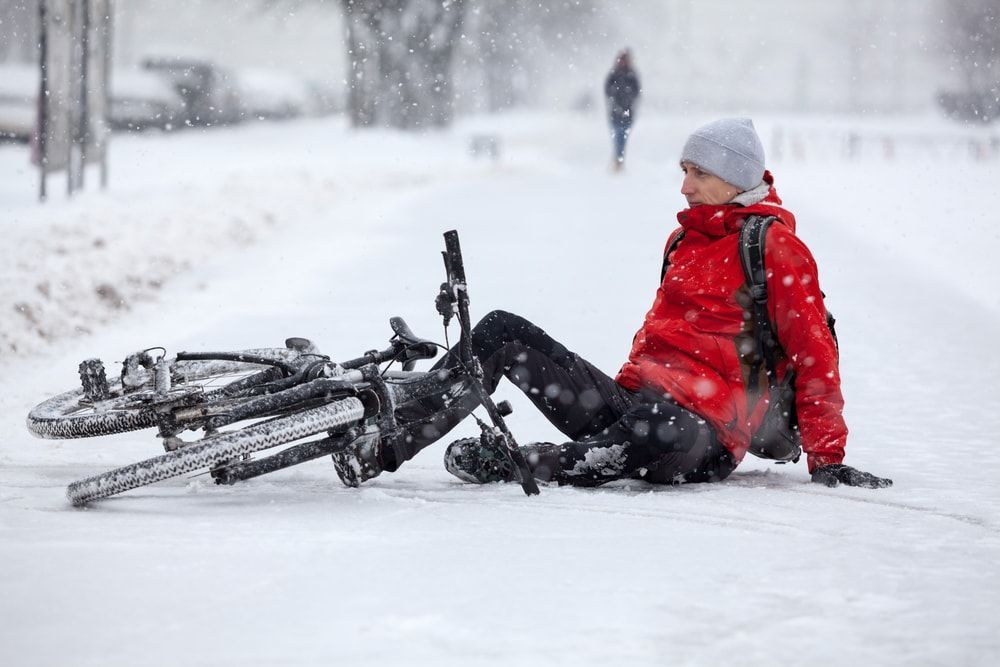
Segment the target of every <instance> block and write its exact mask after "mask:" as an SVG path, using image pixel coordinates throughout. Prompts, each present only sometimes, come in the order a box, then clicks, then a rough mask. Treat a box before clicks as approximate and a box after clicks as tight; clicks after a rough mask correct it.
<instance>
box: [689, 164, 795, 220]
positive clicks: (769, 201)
mask: <svg viewBox="0 0 1000 667" xmlns="http://www.w3.org/2000/svg"><path fill="white" fill-rule="evenodd" d="M748 215H773V216H776V217H777V218H778V219H779V220H781V222H783V223H784V224H785V225H786V226H787V227H788V228H789V229H791V230H792V231H793V232H794V231H795V216H794V215H792V213H791V211H789V210H788V209H786V208H784V207H782V205H781V198H780V197H779V196H778V192H777V190H775V189H774V176H772V175H771V172H769V171H765V172H764V180H763V181H762V182H761V184H760V185H758V186H757V187H755V188H752V189H750V190H747V191H746V192H741V193H740V194H739V195H737V196H736V197H735V198H734V199H733V201H732V202H730V203H728V204H719V205H708V204H703V205H701V206H694V207H692V208H686V209H684V210H683V211H681V212H680V213H678V214H677V222H679V223H680V224H681V227H683V228H684V229H685V230H690V231H696V232H700V233H702V234H705V235H706V236H726V235H727V234H732V233H734V232H737V231H739V229H740V227H742V226H743V220H744V218H746V217H747V216H748Z"/></svg>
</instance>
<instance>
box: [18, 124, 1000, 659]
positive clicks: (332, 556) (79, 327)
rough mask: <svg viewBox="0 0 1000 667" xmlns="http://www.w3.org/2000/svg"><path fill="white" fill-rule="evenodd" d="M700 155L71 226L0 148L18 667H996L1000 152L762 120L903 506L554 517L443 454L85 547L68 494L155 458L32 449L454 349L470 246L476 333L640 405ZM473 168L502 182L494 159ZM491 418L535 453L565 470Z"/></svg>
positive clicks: (696, 503) (181, 175) (853, 444)
mask: <svg viewBox="0 0 1000 667" xmlns="http://www.w3.org/2000/svg"><path fill="white" fill-rule="evenodd" d="M704 120H707V119H705V118H677V117H663V118H653V117H643V118H640V122H639V124H638V125H637V129H636V132H635V135H634V137H633V140H632V145H631V147H630V153H631V154H630V163H629V167H628V170H627V171H626V173H624V174H621V175H615V174H612V173H610V172H609V170H608V159H609V155H608V154H609V149H610V146H609V145H608V144H609V141H608V140H607V137H606V133H605V129H604V124H603V120H602V119H601V118H599V117H597V116H561V115H553V116H545V115H511V116H500V117H493V118H481V119H476V120H472V121H466V122H464V123H462V124H460V125H459V126H458V127H456V128H455V129H454V130H452V131H450V132H446V133H440V134H429V135H424V136H408V135H405V136H404V135H398V134H393V133H382V132H366V133H352V132H350V131H349V130H348V129H347V128H346V127H345V126H344V125H343V123H342V121H339V120H324V121H307V122H298V123H287V124H273V125H259V126H256V127H243V128H234V129H228V130H217V131H213V132H209V133H204V134H197V133H193V132H192V133H185V134H180V135H177V136H156V135H149V136H139V137H130V138H116V141H115V143H114V144H113V149H112V154H111V168H112V172H111V176H112V186H111V188H110V189H109V191H108V192H106V193H100V192H98V191H97V190H96V189H95V188H91V190H90V191H89V192H87V193H85V194H83V195H82V196H79V197H77V198H75V199H73V200H72V201H69V202H67V201H65V199H64V197H63V196H62V193H61V188H60V185H61V184H60V185H56V183H58V179H57V177H53V182H52V183H51V184H50V187H51V190H53V191H54V195H53V197H52V201H50V202H49V203H48V204H46V205H44V206H39V205H37V204H36V203H35V202H34V192H35V188H36V184H35V176H34V174H33V172H32V171H31V170H30V168H29V166H28V164H27V156H26V154H25V151H24V148H23V147H0V214H2V218H0V233H2V235H3V239H4V243H3V246H2V250H0V313H3V314H2V315H0V377H2V379H0V537H2V541H0V545H2V546H0V663H2V664H4V665H52V664H68V663H72V664H79V665H102V666H103V665H177V664H184V665H187V664H205V665H208V664H211V665H218V664H227V665H228V664H233V665H237V664H238V665H248V664H255V665H256V664H259V665H271V664H274V665H279V664H280V665H325V664H435V665H438V664H456V665H457V664H461V665H471V664H497V663H503V664H514V663H519V664H529V665H533V664H607V665H612V664H635V665H640V664H642V665H646V664H691V665H710V664H720V663H726V664H735V665H741V664H760V665H769V664H782V663H785V664H822V665H853V664H859V663H865V664H877V665H958V664H962V665H992V664H996V663H997V661H998V660H1000V623H998V621H997V618H998V617H1000V613H998V612H1000V566H998V560H1000V520H998V516H997V509H998V506H1000V503H998V501H1000V492H998V486H997V479H998V478H1000V455H998V453H997V444H998V438H997V435H996V434H997V433H998V432H1000V401H998V400H997V398H996V387H997V380H996V378H997V377H998V374H1000V361H998V356H997V355H996V354H995V353H994V351H995V348H996V340H997V339H998V337H1000V301H998V296H997V289H996V285H997V283H998V279H1000V269H998V268H997V264H996V263H995V256H996V255H997V253H998V252H1000V235H998V231H997V227H996V222H995V211H997V210H998V209H1000V188H998V187H997V183H1000V159H998V158H997V157H994V158H993V159H990V160H975V159H973V158H972V157H971V155H972V151H970V150H968V145H969V143H970V141H971V140H979V139H982V138H984V137H988V132H986V131H983V130H975V131H973V130H956V129H955V128H953V127H951V126H948V125H944V124H943V123H941V122H939V121H935V120H933V119H889V120H886V121H882V122H878V121H872V120H867V121H860V120H856V119H835V118H802V117H798V118H779V117H774V118H759V119H758V127H759V129H760V130H761V134H762V135H763V136H764V137H765V143H766V144H767V145H768V148H769V150H771V151H772V154H775V155H776V154H778V152H779V150H780V157H775V159H773V160H772V161H771V167H772V170H773V171H774V172H775V174H776V178H777V186H778V188H779V192H781V194H782V195H783V197H784V199H785V201H786V203H787V204H788V205H789V207H790V208H791V209H792V210H794V211H795V212H796V213H797V215H798V218H799V225H800V227H799V233H800V235H801V236H802V237H803V238H804V239H805V240H806V242H807V243H808V244H809V245H810V246H811V248H812V249H813V251H814V253H815V254H816V256H817V258H818V260H819V263H820V268H821V273H820V277H821V280H822V282H823V288H824V290H825V291H826V292H827V294H828V295H829V298H828V305H829V306H830V308H831V309H832V310H833V311H834V312H835V314H836V315H837V317H838V333H839V335H840V340H841V349H842V357H843V359H842V366H843V375H844V378H845V380H844V382H845V386H844V390H845V394H846V399H847V401H848V407H847V418H848V423H849V425H850V427H851V430H852V436H851V440H850V443H849V446H848V459H847V462H848V463H853V464H855V465H857V466H859V467H862V468H865V469H869V470H871V471H872V472H875V473H877V474H885V475H888V476H890V477H893V478H894V479H895V483H896V484H895V486H894V487H893V488H892V489H888V490H879V491H868V490H859V489H847V488H837V489H827V488H823V487H819V486H817V485H813V484H811V483H809V482H808V477H807V474H806V471H805V467H804V464H799V465H796V466H775V465H772V464H767V463H764V462H758V461H753V460H748V461H746V462H745V463H744V465H742V466H741V467H740V468H739V469H738V470H737V472H736V473H734V475H733V476H732V477H731V478H730V479H729V480H727V481H726V482H725V483H723V484H719V485H714V486H687V487H676V488H662V487H652V486H648V485H645V484H641V483H634V482H633V483H619V484H615V485H610V486H608V487H603V488H600V489H592V490H583V489H573V488H558V487H545V488H543V490H542V494H541V495H540V496H538V497H532V498H527V497H525V496H524V495H523V494H522V493H521V490H520V489H519V488H518V487H517V486H516V485H499V486H489V487H477V486H471V485H466V484H462V483H460V482H459V481H458V480H456V479H454V478H452V477H450V476H449V475H448V474H447V473H446V472H445V471H444V469H443V468H442V465H441V454H442V452H443V449H444V443H439V444H436V445H434V446H433V447H431V448H429V449H428V450H426V451H425V452H423V453H421V454H420V455H419V456H418V457H417V458H416V459H415V460H413V461H411V462H410V463H409V464H407V465H406V466H405V467H404V468H403V469H401V470H400V471H399V472H398V473H396V474H392V475H383V476H381V477H379V478H377V479H376V480H373V481H372V482H369V483H368V484H366V485H364V486H363V487H362V488H361V489H346V488H343V487H342V486H341V485H340V483H339V481H338V480H337V479H336V476H335V474H334V472H333V470H332V467H331V466H330V465H329V462H328V461H322V460H321V461H318V462H313V463H310V464H307V465H303V466H299V467H298V468H297V469H292V470H290V471H286V472H283V473H277V474H274V475H271V476H269V477H264V478H261V479H259V480H256V481H252V482H249V483H246V484H243V485H240V486H236V487H226V488H221V487H218V488H217V487H214V486H213V485H211V484H210V483H208V482H207V481H206V480H205V478H204V477H194V478H190V479H180V480H175V481H172V482H166V483H163V484H160V485H157V486H154V487H150V488H146V489H142V490H138V491H134V492H131V493H127V494H124V495H123V496H121V497H118V498H116V499H113V500H109V501H106V502H101V503H97V504H95V505H94V506H93V507H90V508H87V509H84V510H74V509H72V508H70V507H69V505H68V503H67V502H66V501H65V499H64V496H63V491H64V487H65V485H66V484H67V483H69V482H71V481H73V480H75V479H78V478H81V477H84V476H87V475H90V474H93V473H95V472H98V471H101V470H104V469H107V468H110V467H114V466H117V465H121V464H125V463H129V462H132V461H135V460H138V459H140V458H146V457H148V456H152V455H155V454H156V453H157V449H158V447H159V445H158V443H157V441H156V440H155V439H154V438H153V437H152V436H151V434H143V433H139V434H129V435H124V436H118V437H114V438H105V439H97V440H93V441H86V440H81V441H62V442H57V441H39V440H35V439H33V438H32V437H30V436H29V435H28V434H27V432H26V430H25V428H24V423H23V419H24V415H25V414H26V413H27V411H28V410H29V409H30V407H31V406H32V405H34V404H35V403H37V402H38V401H40V400H41V399H43V398H45V397H47V396H48V395H50V394H53V393H56V392H58V391H61V390H64V389H66V388H68V387H70V386H72V385H73V384H74V382H75V369H76V364H77V363H78V362H79V361H80V360H81V359H83V358H86V357H91V356H100V357H102V358H103V359H105V360H106V361H108V362H111V361H112V360H119V359H121V358H122V357H123V355H124V354H125V353H127V352H129V351H132V350H135V349H139V348H145V347H150V346H153V345H161V346H164V347H166V348H168V349H169V350H172V351H177V350H181V349H209V348H213V349H218V348H239V347H251V346H259V345H272V344H280V343H281V341H283V340H284V338H286V337H288V336H293V335H298V336H307V337H310V338H312V339H313V340H314V341H316V342H317V343H318V344H319V345H320V347H321V348H322V349H323V350H324V351H325V352H327V353H328V354H331V355H332V356H334V357H335V358H336V357H341V358H346V357H353V356H356V355H357V354H358V353H360V352H363V351H365V350H368V349H372V348H374V347H378V346H380V345H381V344H383V343H384V342H385V341H386V340H387V339H388V336H389V328H388V325H387V320H388V317H389V316H390V315H397V314H398V315H402V316H404V317H405V318H406V319H407V321H408V322H409V323H410V324H411V326H412V327H413V328H414V330H415V331H416V332H417V333H418V334H420V335H423V336H425V337H435V338H438V339H441V338H442V336H441V335H440V328H439V327H440V324H439V321H438V319H437V316H436V313H435V311H434V308H433V297H434V295H435V293H436V290H437V286H438V284H439V283H440V281H441V279H442V273H443V271H442V267H441V260H440V255H439V250H440V248H441V246H442V241H441V233H442V232H443V231H445V230H447V229H452V228H456V229H458V230H459V231H460V233H461V236H462V242H463V249H464V252H465V256H466V264H467V271H468V274H469V280H470V292H471V297H472V307H473V310H474V314H478V315H483V314H485V313H486V312H487V311H488V310H490V309H493V308H505V309H508V310H512V311H515V312H519V313H521V314H523V315H525V316H527V317H529V318H531V319H533V320H535V321H537V322H538V323H539V324H541V325H542V326H544V327H545V328H546V329H547V330H548V331H549V332H550V333H551V334H553V335H554V336H555V337H556V338H558V339H560V340H562V341H563V342H565V343H566V344H567V345H568V346H569V347H570V348H571V349H574V350H576V351H578V352H580V353H581V354H583V355H584V356H586V357H587V358H589V359H591V360H592V361H594V362H595V363H596V364H597V365H598V366H600V367H602V368H604V369H606V370H607V371H609V372H613V371H615V370H617V368H618V366H619V365H620V364H621V362H622V361H623V360H624V358H625V356H626V354H627V352H628V349H629V343H630V340H631V337H632V334H633V333H634V332H635V330H636V328H637V327H638V326H639V324H640V323H641V321H642V317H643V315H644V313H645V311H646V309H647V308H648V306H649V304H650V303H651V300H652V297H653V292H654V290H655V283H656V278H657V276H658V271H659V261H660V260H659V254H660V252H661V250H662V247H663V242H664V239H665V237H666V235H667V233H668V232H669V231H670V229H672V228H673V226H674V217H673V216H674V213H675V212H676V210H677V209H678V208H680V207H681V206H682V203H683V201H682V199H681V197H680V195H679V194H678V193H677V190H678V188H679V184H680V173H679V170H678V169H677V168H676V166H675V165H676V155H677V153H678V151H679V148H680V145H681V143H682V141H683V139H684V136H685V134H686V133H687V132H688V131H690V130H691V129H693V127H695V126H696V125H698V124H699V123H700V122H702V121H704ZM852 132H853V133H856V134H858V135H859V136H861V137H863V141H862V143H861V146H863V147H864V150H862V151H861V153H860V155H859V156H858V158H857V159H854V160H848V159H846V158H845V156H844V151H843V146H844V142H845V141H847V137H849V136H850V134H851V133H852ZM477 134H489V135H493V136H496V137H498V138H499V141H500V145H501V150H502V157H501V159H500V160H499V161H497V162H493V161H490V160H489V159H487V158H483V157H479V158H475V157H472V156H470V155H469V154H468V151H467V148H468V145H469V140H470V137H472V136H474V135H477ZM886 137H889V138H890V139H892V140H893V141H891V142H888V143H887V142H886ZM779 141H781V142H783V143H781V144H779V143H778V142H779ZM890 143H891V150H890V147H889V144H890ZM984 145H985V144H984ZM889 154H891V155H892V156H893V157H892V159H889V158H888V157H887V155H889ZM89 178H90V179H91V181H93V179H94V178H95V175H89ZM501 397H503V398H509V399H511V401H512V402H513V403H514V405H515V413H514V415H513V416H512V417H511V418H510V423H511V426H512V429H513V430H514V432H515V434H516V435H518V436H519V437H520V438H521V439H522V440H523V441H530V440H542V439H552V438H554V437H557V434H556V433H555V432H554V431H553V430H552V428H551V427H550V426H548V424H547V423H546V422H545V421H544V420H543V419H542V418H541V417H540V416H538V415H536V414H534V413H533V412H532V410H531V409H530V406H529V405H528V404H527V403H526V401H524V400H523V399H522V398H520V397H519V396H518V395H517V393H516V391H512V390H511V389H510V388H507V387H505V388H504V389H503V390H502V392H501ZM472 432H473V431H472V428H471V427H470V426H469V425H463V426H462V427H461V428H460V429H459V430H458V431H457V432H456V433H457V434H467V433H472ZM449 439H450V438H449Z"/></svg>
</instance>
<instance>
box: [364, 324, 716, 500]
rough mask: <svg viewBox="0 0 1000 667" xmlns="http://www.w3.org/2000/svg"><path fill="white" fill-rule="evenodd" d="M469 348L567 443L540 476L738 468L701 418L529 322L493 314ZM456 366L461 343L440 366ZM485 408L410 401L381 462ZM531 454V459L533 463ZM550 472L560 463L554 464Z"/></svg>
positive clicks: (469, 402)
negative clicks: (625, 383)
mask: <svg viewBox="0 0 1000 667" xmlns="http://www.w3.org/2000/svg"><path fill="white" fill-rule="evenodd" d="M472 345H473V352H474V354H475V355H476V356H477V357H478V358H479V361H480V363H481V364H482V367H483V372H484V383H485V385H486V389H487V391H488V392H490V393H491V394H492V393H493V391H494V390H495V389H496V387H497V384H498V383H499V382H500V378H501V377H506V378H507V379H508V380H510V381H511V382H513V383H514V385H515V386H516V387H518V388H519V389H520V390H521V391H523V392H524V393H525V395H526V396H527V397H528V398H529V399H530V400H531V402H532V403H533V404H534V405H535V407H536V408H538V409H539V410H540V411H541V412H542V414H543V415H545V417H546V418H547V419H548V420H549V421H550V422H551V423H552V424H553V425H554V426H555V427H556V428H557V429H559V431H561V432H562V433H563V434H565V435H566V436H567V437H568V438H570V440H571V441H570V442H566V443H563V444H556V445H542V446H541V447H542V449H544V448H546V447H549V448H550V452H551V450H552V449H553V448H557V452H556V453H557V456H558V463H557V464H554V465H553V464H551V461H552V458H551V457H550V458H549V461H550V463H549V464H548V465H546V466H544V469H543V470H539V469H538V468H536V467H535V466H532V468H533V470H534V471H535V474H536V477H539V478H541V479H543V480H545V481H548V480H549V479H551V480H554V481H557V482H559V483H563V484H572V485H576V486H596V485H599V484H603V483H605V482H609V481H612V480H617V479H625V478H641V479H644V480H646V481H649V482H653V483H659V484H676V483H681V482H711V481H718V480H722V479H725V478H726V477H727V476H728V475H729V473H731V472H732V471H733V468H734V467H735V464H734V463H733V459H732V457H731V456H730V454H729V452H728V451H727V450H726V448H725V447H724V446H722V444H720V443H719V441H718V439H717V438H716V435H715V432H714V430H713V429H712V428H711V426H709V425H708V424H707V423H706V422H705V420H703V419H701V418H700V417H698V416H697V415H695V414H693V413H691V412H689V411H687V410H685V409H684V408H682V407H680V406H678V405H677V404H676V403H674V402H672V401H670V400H669V399H668V398H665V397H663V396H662V395H656V394H653V393H646V392H632V391H629V390H628V389H625V388H624V387H622V386H621V385H620V384H618V383H617V382H615V381H614V379H612V378H611V377H609V376H607V375H606V374H604V373H602V372H601V371H600V370H598V369H597V368H596V367H594V366H593V365H592V364H590V363H589V362H587V361H586V360H585V359H583V358H581V357H580V356H579V355H577V354H575V353H573V352H571V351H569V350H568V349H566V347H565V346H563V345H562V344H560V343H559V342H557V341H555V340H553V339H552V338H551V337H550V336H549V335H548V334H546V333H545V332H544V331H543V330H542V329H540V328H539V327H537V326H535V325H534V324H532V323H531V322H529V321H528V320H526V319H524V318H522V317H519V316H517V315H513V314H511V313H507V312H504V311H501V310H495V311H493V312H491V313H489V314H488V315H487V316H486V317H484V318H483V319H482V320H481V321H480V322H479V323H478V324H477V325H476V326H475V327H474V328H473V331H472ZM458 365H459V358H458V349H457V347H455V348H452V350H451V351H450V352H449V353H448V354H446V355H445V356H444V357H443V358H442V359H441V360H439V361H438V363H437V364H436V366H435V368H455V367H457V366H458ZM478 405H479V402H478V399H476V397H475V396H474V395H473V394H472V392H471V391H468V392H464V393H463V394H462V395H461V396H459V397H457V399H453V400H450V401H449V405H448V407H445V406H444V405H443V404H440V403H438V404H435V402H434V401H433V399H431V400H430V401H427V400H425V401H421V402H419V403H415V404H412V405H408V406H405V407H403V408H401V409H400V410H399V411H397V417H398V419H399V421H400V423H401V424H402V425H404V428H405V430H406V432H407V433H408V435H407V437H406V443H405V445H403V446H402V447H399V446H397V447H396V448H395V450H396V451H395V459H396V460H391V459H392V458H393V454H392V453H388V454H389V456H388V458H389V459H390V460H386V461H384V462H383V465H384V467H385V469H386V470H395V469H396V467H397V466H398V465H399V463H401V462H402V460H400V459H409V458H412V457H413V456H414V455H416V453H417V452H418V451H420V450H421V449H423V448H424V447H426V446H427V445H429V444H431V443H432V442H434V441H435V440H437V439H438V438H440V437H441V436H443V435H444V434H445V433H446V432H447V431H449V430H450V429H451V428H453V427H454V426H456V425H457V424H458V423H459V422H460V421H461V420H462V419H464V418H465V417H466V416H468V414H469V413H470V412H471V411H472V410H473V409H474V408H476V407H477V406H478ZM533 458H534V457H529V459H528V460H529V465H530V464H531V462H532V459H533ZM552 468H555V469H554V470H553V469H552Z"/></svg>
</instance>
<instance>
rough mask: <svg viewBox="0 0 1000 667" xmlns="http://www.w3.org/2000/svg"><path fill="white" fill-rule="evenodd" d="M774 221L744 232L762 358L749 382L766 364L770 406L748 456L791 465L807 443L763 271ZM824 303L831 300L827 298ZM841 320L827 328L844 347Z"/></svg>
mask: <svg viewBox="0 0 1000 667" xmlns="http://www.w3.org/2000/svg"><path fill="white" fill-rule="evenodd" d="M774 220H775V217H774V216H773V215H771V216H760V215H751V216H747V218H746V220H744V222H743V227H742V229H740V241H739V252H740V265H741V266H742V267H743V275H744V277H745V278H746V284H747V287H748V288H749V289H750V296H751V298H752V299H753V306H752V308H753V312H752V316H753V324H754V327H753V328H754V339H755V341H756V346H757V355H756V358H755V360H754V362H753V363H752V364H751V366H750V377H751V378H755V377H758V376H759V375H760V368H761V364H762V363H763V364H764V365H765V366H766V371H767V384H768V406H767V411H766V412H765V413H764V419H763V420H762V421H761V423H760V426H759V427H758V428H757V430H756V431H755V432H754V433H752V434H751V436H750V448H749V450H748V451H749V452H750V453H751V454H753V455H754V456H756V457H758V458H762V459H769V460H773V461H777V462H778V463H787V462H789V461H791V462H792V463H796V462H797V461H798V460H799V456H800V455H801V454H802V439H801V438H800V436H799V422H798V416H797V415H796V414H795V372H794V371H789V372H788V373H786V374H785V377H784V379H782V380H781V381H780V382H779V381H778V362H777V354H778V352H779V351H782V350H781V343H780V342H779V341H778V336H777V334H776V333H775V331H774V329H773V327H772V326H771V319H770V317H769V316H768V314H767V272H766V270H765V267H764V241H765V239H766V238H767V229H768V227H770V226H771V223H772V222H774ZM683 236H684V230H681V231H680V232H679V233H675V234H674V236H673V238H671V240H670V242H669V243H668V245H667V249H666V251H665V252H664V253H663V266H662V269H661V271H660V282H661V283H662V282H663V278H664V276H666V274H667V268H668V267H669V266H670V259H669V257H670V254H671V253H672V252H673V251H674V250H675V249H676V248H677V245H678V244H679V243H680V241H681V238H683ZM823 296H824V298H825V297H826V295H825V294H823ZM835 323H836V320H835V319H834V318H833V315H832V314H830V311H827V312H826V325H827V326H828V327H829V328H830V333H831V334H833V342H834V344H835V345H837V346H838V348H839V343H838V341H837V331H836V329H835V328H834V325H835ZM758 398H759V397H758V395H757V387H756V384H755V385H754V386H753V387H750V388H748V390H747V399H748V403H749V404H750V405H751V406H753V405H756V404H757V400H758Z"/></svg>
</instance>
